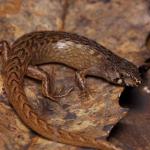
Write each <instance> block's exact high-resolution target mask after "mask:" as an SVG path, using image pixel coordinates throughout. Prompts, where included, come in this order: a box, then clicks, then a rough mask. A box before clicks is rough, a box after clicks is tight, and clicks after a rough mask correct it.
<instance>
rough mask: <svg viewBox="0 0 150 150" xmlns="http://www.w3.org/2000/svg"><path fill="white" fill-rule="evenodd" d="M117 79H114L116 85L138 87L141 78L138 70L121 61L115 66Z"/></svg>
mask: <svg viewBox="0 0 150 150" xmlns="http://www.w3.org/2000/svg"><path fill="white" fill-rule="evenodd" d="M116 69H117V72H118V75H119V76H118V78H116V79H114V81H115V82H116V83H117V84H120V85H126V86H138V85H139V84H140V83H141V77H140V73H139V70H138V68H137V67H136V66H135V65H134V64H132V63H130V62H129V61H127V60H125V59H123V61H120V62H119V63H118V65H117V68H116Z"/></svg>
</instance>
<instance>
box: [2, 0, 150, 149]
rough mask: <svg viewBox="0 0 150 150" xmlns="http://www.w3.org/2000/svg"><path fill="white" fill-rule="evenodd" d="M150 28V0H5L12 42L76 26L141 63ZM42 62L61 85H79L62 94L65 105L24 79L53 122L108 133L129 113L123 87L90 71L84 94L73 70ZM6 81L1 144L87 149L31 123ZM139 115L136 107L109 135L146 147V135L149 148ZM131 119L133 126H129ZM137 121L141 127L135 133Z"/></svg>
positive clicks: (6, 30)
mask: <svg viewBox="0 0 150 150" xmlns="http://www.w3.org/2000/svg"><path fill="white" fill-rule="evenodd" d="M149 29H150V15H149V3H148V1H145V0H136V1H130V0H126V1H120V0H82V1H80V0H76V1H74V0H44V1H41V0H0V33H1V34H0V40H1V39H5V40H8V41H9V42H10V43H12V42H13V41H14V40H15V39H17V38H18V37H19V36H21V35H22V34H24V33H27V32H31V31H37V30H63V31H69V32H75V33H78V34H81V35H84V36H87V37H89V38H92V39H94V40H96V41H97V42H99V43H101V44H103V45H104V46H106V47H107V48H109V49H111V50H112V51H113V52H114V53H116V54H118V55H120V56H122V57H124V58H126V59H128V60H130V61H132V62H133V63H135V64H136V65H137V66H140V65H141V64H142V63H143V62H144V60H145V59H146V58H148V55H149V54H150V52H149V51H147V50H146V48H145V47H144V44H145V38H146V36H147V34H148V32H149ZM43 68H44V69H45V70H46V71H48V72H49V73H50V75H51V74H52V70H54V73H55V78H56V81H55V85H56V87H57V89H60V88H63V86H64V85H65V87H64V88H65V89H67V88H69V87H71V86H75V87H76V88H75V90H74V91H73V92H72V93H71V94H70V95H69V96H67V97H66V98H62V100H61V106H58V105H57V104H54V103H52V102H51V101H49V100H48V99H45V98H44V97H43V96H42V94H41V90H40V84H39V83H38V82H35V81H33V80H29V79H26V80H25V90H26V93H27V95H28V98H29V100H30V102H31V105H32V107H33V109H35V110H36V111H37V112H38V113H40V114H41V115H42V116H43V117H46V118H47V119H48V120H49V122H51V123H52V124H54V125H56V126H59V127H60V128H63V129H67V130H70V131H73V132H83V131H84V132H85V134H90V135H91V138H92V137H97V138H104V139H105V138H106V137H107V136H108V135H109V133H110V131H111V129H112V127H113V125H115V124H116V123H117V122H118V121H119V120H120V119H121V118H122V117H123V116H124V115H125V114H126V109H123V108H122V107H120V106H119V97H120V94H121V93H122V91H123V88H122V87H117V86H114V85H111V84H109V83H107V82H105V81H102V80H101V79H95V78H91V77H88V78H87V83H88V87H89V89H90V91H91V92H92V95H91V97H89V98H83V97H82V96H81V95H80V91H79V89H78V88H77V86H76V84H75V81H74V71H73V70H71V69H69V68H67V67H64V66H60V65H47V66H43ZM52 68H53V69H52ZM2 82H3V81H2V79H1V77H0V93H1V94H0V95H1V96H0V115H1V117H0V118H1V121H0V138H1V139H2V140H1V141H0V149H1V150H6V149H14V150H20V149H28V150H34V149H36V150H37V149H38V150H41V149H42V150H43V149H44V150H53V149H56V150H66V149H68V150H77V149H78V150H79V149H83V148H77V147H73V146H69V145H65V144H59V143H56V142H51V141H48V140H45V139H43V138H41V137H40V136H39V135H37V134H35V133H33V132H32V131H31V130H30V129H28V128H27V127H26V126H25V125H24V124H23V123H22V122H21V121H20V119H19V118H18V117H17V115H16V114H15V112H14V110H13V109H12V108H11V106H10V105H9V103H8V100H7V97H6V96H5V95H4V94H3V91H2V87H3V83H2ZM128 98H130V97H127V101H130V99H128ZM138 117H139V119H138ZM135 118H137V119H135ZM140 118H142V114H141V113H137V112H136V111H131V113H129V114H128V116H127V117H126V118H125V119H124V120H122V129H120V130H117V131H118V132H115V134H112V135H111V137H110V141H111V142H114V143H115V144H118V145H121V147H122V148H123V149H125V150H126V149H128V148H130V149H133V150H134V149H135V148H136V149H142V148H143V143H141V144H140V141H139V142H137V140H138V138H139V136H141V135H143V136H142V137H143V138H142V139H144V140H145V143H144V145H145V149H146V148H147V149H150V145H149V144H148V143H149V142H148V141H150V139H149V138H148V137H150V136H148V134H149V133H150V131H149V129H148V127H147V128H145V127H144V125H145V124H148V121H149V120H148V119H146V120H144V121H142V123H141V119H140ZM147 120H148V121H147ZM130 122H132V126H130V125H128V127H126V124H130ZM138 123H139V126H137V124H138ZM135 125H136V128H135V129H136V130H137V132H134V133H135V134H131V133H133V132H131V131H132V130H133V129H134V127H135ZM141 127H142V128H143V129H142V130H141ZM137 133H139V134H137ZM131 141H132V142H131ZM141 141H142V140H141ZM133 143H135V144H133ZM147 149H146V150H147Z"/></svg>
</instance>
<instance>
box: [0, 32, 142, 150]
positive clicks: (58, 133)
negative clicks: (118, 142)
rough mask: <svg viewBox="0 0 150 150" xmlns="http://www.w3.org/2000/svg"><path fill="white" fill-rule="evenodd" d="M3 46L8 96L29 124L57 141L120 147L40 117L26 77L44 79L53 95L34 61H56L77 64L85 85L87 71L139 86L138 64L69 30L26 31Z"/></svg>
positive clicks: (105, 148)
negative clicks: (31, 102)
mask: <svg viewBox="0 0 150 150" xmlns="http://www.w3.org/2000/svg"><path fill="white" fill-rule="evenodd" d="M0 50H1V53H2V75H3V79H4V87H5V90H6V93H7V96H8V99H9V101H10V103H11V104H12V106H13V107H14V109H15V110H16V112H17V114H18V115H19V116H20V118H21V119H22V120H23V121H24V122H25V124H26V125H28V126H29V127H30V128H32V129H33V130H34V131H36V132H37V133H39V134H40V135H42V136H44V137H46V138H48V139H50V140H54V141H57V142H61V143H65V144H71V145H76V146H85V147H93V148H97V149H102V150H119V149H120V148H117V147H115V146H114V145H112V144H110V143H109V142H107V141H104V140H98V139H91V138H90V137H87V136H84V135H81V134H75V133H70V132H68V131H64V130H62V129H57V127H54V126H52V125H51V124H49V123H48V122H47V120H44V118H40V116H38V114H36V113H35V112H34V110H33V109H32V108H31V107H30V105H29V104H28V100H27V97H26V95H25V92H24V89H23V78H24V75H28V76H31V77H34V78H36V79H40V80H43V85H42V86H43V94H44V95H45V96H47V97H49V98H52V99H53V97H52V96H50V94H49V93H48V88H49V87H48V83H49V82H48V81H47V79H48V78H47V76H46V75H45V73H44V72H43V71H42V70H40V69H38V67H33V66H34V65H40V64H45V63H51V62H53V63H55V62H56V63H61V64H65V65H67V66H69V67H71V68H74V69H75V70H76V71H77V79H78V80H79V84H80V85H81V87H82V88H83V89H84V88H85V86H84V77H85V75H92V76H97V77H100V78H103V79H105V80H107V81H109V82H112V83H114V84H121V85H129V86H136V85H138V84H139V83H140V81H141V79H140V76H139V73H138V69H137V68H136V66H135V65H133V64H132V63H130V62H128V61H127V60H125V59H123V58H120V57H118V56H116V55H115V54H113V53H112V52H111V51H109V50H108V49H106V48H104V47H103V46H101V45H99V44H98V43H96V42H95V41H92V40H89V39H87V38H85V37H83V36H79V35H76V34H71V33H65V32H55V31H42V32H33V33H29V34H25V35H23V36H22V37H20V38H19V39H18V40H16V41H15V42H14V43H13V45H12V46H11V47H10V48H9V45H8V43H7V42H5V41H2V42H1V44H0Z"/></svg>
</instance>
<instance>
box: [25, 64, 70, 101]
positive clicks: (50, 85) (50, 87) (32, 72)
mask: <svg viewBox="0 0 150 150" xmlns="http://www.w3.org/2000/svg"><path fill="white" fill-rule="evenodd" d="M26 75H27V76H28V77H31V78H33V79H37V80H41V81H42V94H43V95H44V96H45V97H47V98H49V99H51V100H52V101H54V102H58V99H57V98H61V97H64V96H67V95H68V94H69V93H70V92H71V90H72V89H69V90H68V91H67V92H66V93H65V94H63V95H55V94H54V93H55V86H54V78H53V77H51V78H50V76H49V74H48V73H47V72H45V71H44V70H43V69H41V68H39V67H37V66H29V67H28V70H27V74H26Z"/></svg>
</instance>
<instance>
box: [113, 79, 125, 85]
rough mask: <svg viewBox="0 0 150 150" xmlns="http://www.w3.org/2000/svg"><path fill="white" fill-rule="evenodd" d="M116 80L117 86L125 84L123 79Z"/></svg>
mask: <svg viewBox="0 0 150 150" xmlns="http://www.w3.org/2000/svg"><path fill="white" fill-rule="evenodd" d="M115 80H116V83H117V84H122V83H123V80H122V79H121V78H116V79H115Z"/></svg>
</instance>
